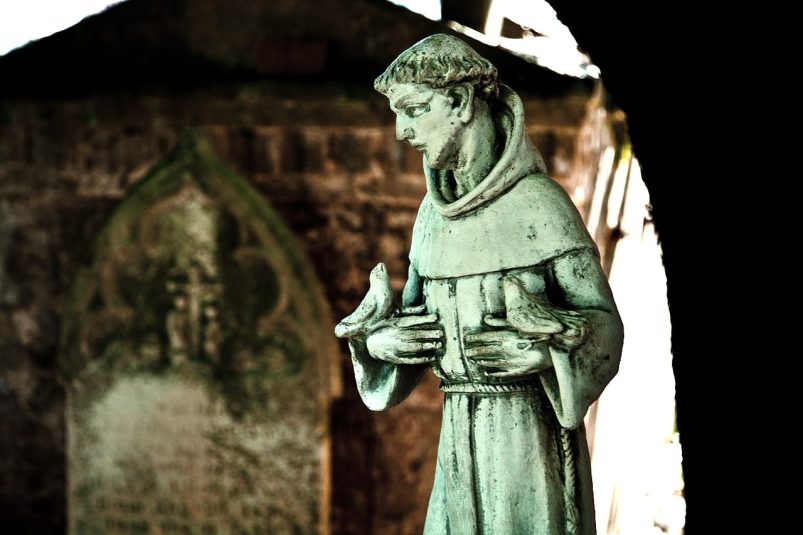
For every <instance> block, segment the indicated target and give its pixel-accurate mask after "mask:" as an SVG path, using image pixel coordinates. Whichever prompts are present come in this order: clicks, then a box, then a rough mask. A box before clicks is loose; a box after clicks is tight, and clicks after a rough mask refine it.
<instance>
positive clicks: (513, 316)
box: [502, 276, 586, 345]
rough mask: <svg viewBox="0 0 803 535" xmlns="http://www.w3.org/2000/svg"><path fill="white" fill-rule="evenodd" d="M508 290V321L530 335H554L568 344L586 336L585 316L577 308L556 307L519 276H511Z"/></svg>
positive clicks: (506, 303)
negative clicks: (530, 287)
mask: <svg viewBox="0 0 803 535" xmlns="http://www.w3.org/2000/svg"><path fill="white" fill-rule="evenodd" d="M502 286H503V288H504V292H505V308H506V309H507V322H508V323H509V324H510V325H511V326H512V327H513V328H514V329H516V330H517V331H519V332H520V333H522V334H524V335H528V336H539V335H554V336H555V337H556V338H557V339H559V340H560V341H561V342H563V343H564V345H576V343H579V341H581V340H582V338H583V337H584V335H585V325H586V319H585V317H584V316H583V315H582V314H580V313H578V312H575V311H573V310H567V309H564V308H560V307H556V306H555V305H553V304H552V303H550V302H549V301H548V300H547V299H546V298H545V297H544V296H540V295H537V294H534V293H532V292H530V291H529V290H527V289H526V288H525V287H524V283H523V282H522V281H521V279H519V278H518V277H514V276H511V277H507V278H506V279H505V280H504V281H503V282H502Z"/></svg>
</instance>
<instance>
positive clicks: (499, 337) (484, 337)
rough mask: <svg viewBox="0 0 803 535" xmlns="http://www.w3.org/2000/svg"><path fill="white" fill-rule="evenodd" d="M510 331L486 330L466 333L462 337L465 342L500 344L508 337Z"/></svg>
mask: <svg viewBox="0 0 803 535" xmlns="http://www.w3.org/2000/svg"><path fill="white" fill-rule="evenodd" d="M511 334H512V333H511V332H510V331H486V332H481V333H473V334H467V335H466V336H465V338H464V340H465V342H466V343H467V344H497V345H498V344H501V343H502V342H505V341H507V340H508V338H510V335H511Z"/></svg>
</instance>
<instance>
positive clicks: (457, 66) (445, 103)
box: [374, 34, 499, 169]
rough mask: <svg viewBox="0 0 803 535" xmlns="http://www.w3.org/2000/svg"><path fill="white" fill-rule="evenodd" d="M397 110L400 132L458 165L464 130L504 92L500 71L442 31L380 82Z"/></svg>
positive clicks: (430, 156)
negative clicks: (499, 80) (501, 89)
mask: <svg viewBox="0 0 803 535" xmlns="http://www.w3.org/2000/svg"><path fill="white" fill-rule="evenodd" d="M374 87H375V88H376V90H377V91H379V92H380V93H382V94H383V95H385V96H386V97H388V100H389V101H390V107H391V109H393V111H394V112H396V137H397V138H398V139H400V140H404V141H407V142H408V143H410V145H412V146H413V147H415V148H417V149H419V150H421V151H422V152H424V153H425V154H426V157H427V164H428V165H429V166H430V167H432V168H435V169H453V168H454V167H453V166H454V165H455V163H456V162H455V160H456V158H457V150H456V148H457V146H459V143H460V137H461V136H460V134H461V131H462V130H463V128H464V127H465V126H466V125H468V124H469V123H470V122H471V121H472V120H473V119H474V117H475V115H476V114H478V113H488V109H489V108H488V103H489V102H492V101H494V100H495V99H497V98H498V96H499V86H498V82H497V71H496V67H494V66H493V65H492V64H491V63H490V62H489V61H488V60H486V59H485V58H483V57H482V56H480V55H479V54H477V53H476V52H475V51H474V50H473V49H471V48H470V47H469V46H468V45H467V44H465V43H464V42H463V41H461V40H460V39H457V38H455V37H452V36H449V35H445V34H437V35H432V36H430V37H427V38H426V39H423V40H422V41H419V42H418V43H416V44H415V45H413V46H412V47H410V48H408V49H407V50H405V51H404V52H402V53H401V54H400V55H399V57H397V58H396V59H395V60H394V61H393V63H391V64H390V66H389V67H388V68H387V69H385V72H383V73H382V74H381V75H380V76H379V77H378V78H377V79H376V81H374Z"/></svg>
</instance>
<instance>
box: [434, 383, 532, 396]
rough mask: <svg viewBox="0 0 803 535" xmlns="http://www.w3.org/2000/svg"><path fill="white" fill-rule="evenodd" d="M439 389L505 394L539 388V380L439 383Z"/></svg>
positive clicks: (450, 391) (453, 392)
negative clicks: (497, 382)
mask: <svg viewBox="0 0 803 535" xmlns="http://www.w3.org/2000/svg"><path fill="white" fill-rule="evenodd" d="M441 390H443V391H444V392H446V393H447V394H505V393H508V392H531V391H533V390H541V382H540V381H538V380H535V381H521V382H517V383H501V384H490V383H448V384H447V383H441Z"/></svg>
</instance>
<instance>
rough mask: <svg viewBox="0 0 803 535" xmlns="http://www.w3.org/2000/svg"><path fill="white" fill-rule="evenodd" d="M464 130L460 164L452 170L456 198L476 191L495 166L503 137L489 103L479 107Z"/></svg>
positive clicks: (458, 161) (458, 162) (461, 141)
mask: <svg viewBox="0 0 803 535" xmlns="http://www.w3.org/2000/svg"><path fill="white" fill-rule="evenodd" d="M477 111H478V112H479V113H475V115H474V117H473V118H472V120H471V122H470V123H469V124H468V125H466V128H464V129H463V131H462V135H461V139H460V152H459V155H458V160H457V166H456V167H455V169H454V170H453V173H454V179H455V192H454V193H455V200H457V199H459V198H460V197H462V196H463V195H465V194H466V193H468V192H469V191H471V190H473V189H474V188H475V187H477V185H478V184H479V183H480V182H482V181H483V180H484V179H485V177H487V176H488V174H489V173H490V172H491V169H493V168H494V165H496V162H497V161H498V160H499V153H500V152H501V150H500V148H499V145H501V143H499V141H501V136H500V135H499V134H498V133H497V131H496V126H495V125H494V122H493V118H492V117H491V114H490V111H489V110H488V108H487V106H485V109H482V110H477Z"/></svg>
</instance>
